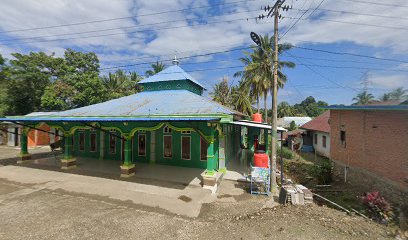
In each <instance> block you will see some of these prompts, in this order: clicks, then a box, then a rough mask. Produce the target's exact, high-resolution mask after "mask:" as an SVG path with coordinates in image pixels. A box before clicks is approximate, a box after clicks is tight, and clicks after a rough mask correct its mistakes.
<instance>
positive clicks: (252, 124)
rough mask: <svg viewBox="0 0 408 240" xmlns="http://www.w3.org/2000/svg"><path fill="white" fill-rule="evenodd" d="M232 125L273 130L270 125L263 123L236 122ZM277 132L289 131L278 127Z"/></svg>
mask: <svg viewBox="0 0 408 240" xmlns="http://www.w3.org/2000/svg"><path fill="white" fill-rule="evenodd" d="M231 124H234V125H239V126H245V127H255V128H262V129H272V126H271V125H268V124H263V123H259V122H253V121H244V120H241V121H234V122H231ZM276 130H277V131H278V132H287V131H288V130H287V129H285V128H283V127H277V128H276Z"/></svg>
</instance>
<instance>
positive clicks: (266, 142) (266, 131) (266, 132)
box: [264, 129, 270, 154]
mask: <svg viewBox="0 0 408 240" xmlns="http://www.w3.org/2000/svg"><path fill="white" fill-rule="evenodd" d="M269 136H270V135H269V133H268V129H264V138H265V150H266V154H268V153H269Z"/></svg>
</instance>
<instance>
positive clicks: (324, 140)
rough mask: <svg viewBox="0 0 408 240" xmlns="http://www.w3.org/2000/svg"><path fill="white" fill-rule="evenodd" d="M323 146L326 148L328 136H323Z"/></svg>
mask: <svg viewBox="0 0 408 240" xmlns="http://www.w3.org/2000/svg"><path fill="white" fill-rule="evenodd" d="M322 145H323V147H324V148H325V147H326V136H322Z"/></svg>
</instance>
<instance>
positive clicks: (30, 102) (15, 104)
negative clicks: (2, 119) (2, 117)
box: [6, 52, 60, 115]
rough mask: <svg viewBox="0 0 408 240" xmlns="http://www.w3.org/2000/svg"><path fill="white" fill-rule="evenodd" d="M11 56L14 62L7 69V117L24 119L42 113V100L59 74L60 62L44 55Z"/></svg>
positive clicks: (40, 53) (10, 62) (16, 54)
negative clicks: (22, 116) (26, 115)
mask: <svg viewBox="0 0 408 240" xmlns="http://www.w3.org/2000/svg"><path fill="white" fill-rule="evenodd" d="M12 55H13V57H14V58H15V59H13V60H10V61H9V66H7V67H6V69H7V71H8V77H7V84H6V85H7V87H6V88H7V89H6V92H7V97H6V104H7V106H8V109H7V111H6V112H7V114H9V115H24V114H27V113H30V112H34V111H40V110H42V107H41V96H42V95H43V93H44V91H45V88H46V87H47V86H48V85H49V84H50V82H51V80H52V78H53V76H56V75H58V74H59V73H60V70H59V69H58V64H57V63H58V61H59V60H60V59H59V58H54V54H51V55H47V54H45V53H43V52H38V53H33V52H31V53H29V54H28V55H23V54H19V53H13V54H12Z"/></svg>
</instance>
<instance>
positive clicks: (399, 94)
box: [388, 87, 408, 100]
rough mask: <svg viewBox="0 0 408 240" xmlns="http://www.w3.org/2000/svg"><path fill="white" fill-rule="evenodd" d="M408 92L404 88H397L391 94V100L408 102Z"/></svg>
mask: <svg viewBox="0 0 408 240" xmlns="http://www.w3.org/2000/svg"><path fill="white" fill-rule="evenodd" d="M407 92H408V90H407V89H404V88H403V87H399V88H395V89H394V90H392V91H391V92H390V93H388V94H389V97H390V99H391V100H408V94H407Z"/></svg>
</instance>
